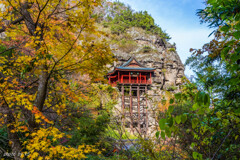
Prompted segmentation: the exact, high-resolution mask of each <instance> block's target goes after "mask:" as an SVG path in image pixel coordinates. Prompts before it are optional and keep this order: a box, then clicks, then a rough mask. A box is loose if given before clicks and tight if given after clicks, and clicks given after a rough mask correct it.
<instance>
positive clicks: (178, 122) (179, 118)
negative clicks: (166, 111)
mask: <svg viewBox="0 0 240 160" xmlns="http://www.w3.org/2000/svg"><path fill="white" fill-rule="evenodd" d="M175 120H176V122H177V124H180V123H181V116H176V118H175Z"/></svg>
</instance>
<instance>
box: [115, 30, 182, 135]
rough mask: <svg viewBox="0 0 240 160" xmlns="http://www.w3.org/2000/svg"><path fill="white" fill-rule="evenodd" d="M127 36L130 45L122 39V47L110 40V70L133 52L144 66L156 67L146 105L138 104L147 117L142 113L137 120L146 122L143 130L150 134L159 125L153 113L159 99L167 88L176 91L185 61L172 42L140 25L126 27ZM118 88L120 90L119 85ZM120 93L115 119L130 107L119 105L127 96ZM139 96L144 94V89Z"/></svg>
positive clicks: (123, 61) (124, 60) (180, 82)
mask: <svg viewBox="0 0 240 160" xmlns="http://www.w3.org/2000/svg"><path fill="white" fill-rule="evenodd" d="M120 37H121V35H120ZM125 37H126V35H125ZM127 37H128V40H127V42H129V43H131V45H129V44H128V43H125V47H123V46H121V47H119V45H117V44H119V43H116V44H111V47H112V49H113V52H114V55H115V57H116V59H117V60H116V61H115V62H114V64H113V65H112V66H111V70H112V69H113V68H114V67H119V66H121V65H122V64H123V63H125V62H126V61H127V60H128V59H129V58H130V57H132V56H134V57H135V58H136V59H137V60H138V62H140V63H141V64H142V65H144V66H145V67H147V68H155V69H156V70H155V72H154V74H153V77H152V85H151V86H150V87H148V89H147V93H146V95H147V97H146V99H147V102H146V103H147V106H146V108H145V107H143V108H140V109H141V110H142V111H143V113H142V115H145V113H146V112H147V113H148V115H147V117H148V118H147V119H148V121H147V122H146V121H145V122H144V119H146V117H144V116H143V117H142V116H141V121H140V122H137V123H140V125H141V126H144V125H145V126H146V123H147V126H148V129H147V131H146V132H145V133H147V134H150V135H153V134H155V133H154V132H152V131H154V130H155V129H156V128H155V127H157V126H158V121H156V119H157V118H156V117H157V113H158V112H157V111H159V110H158V109H159V108H158V106H159V102H160V101H161V99H162V98H163V97H165V94H166V91H168V92H178V90H179V86H180V85H181V84H182V81H181V79H182V77H183V76H184V65H183V64H182V62H181V60H180V58H179V56H178V54H177V52H176V47H175V45H171V44H170V43H169V42H166V41H165V40H163V39H161V38H159V37H157V36H154V35H150V34H148V33H146V32H143V30H141V29H139V28H131V29H128V30H127ZM122 38H124V37H122ZM119 41H121V38H119ZM118 89H119V91H121V88H118ZM121 96H122V93H121V92H120V97H119V103H118V104H117V105H116V110H117V111H120V113H116V117H118V118H116V119H118V120H119V121H122V120H121V116H120V117H119V115H123V113H124V112H129V111H128V110H129V109H127V110H126V111H124V110H122V106H124V105H126V99H125V98H126V97H124V98H122V97H121ZM142 96H145V93H143V95H142ZM123 99H125V100H124V101H125V102H123ZM146 99H145V100H146ZM145 100H144V101H145ZM140 101H141V100H140ZM132 103H133V104H134V103H136V104H137V103H138V101H137V100H135V101H134V100H132ZM125 107H126V106H125ZM133 110H134V107H133ZM135 110H137V109H135ZM146 110H147V111H146ZM123 117H126V116H123ZM132 119H133V120H132V121H134V117H133V118H132ZM142 119H143V120H142ZM125 120H126V121H130V120H131V117H130V118H128V117H126V118H125ZM136 121H139V120H136ZM125 127H126V128H127V129H129V131H130V132H132V133H134V132H135V131H132V129H130V128H129V126H127V125H125ZM143 128H144V127H143Z"/></svg>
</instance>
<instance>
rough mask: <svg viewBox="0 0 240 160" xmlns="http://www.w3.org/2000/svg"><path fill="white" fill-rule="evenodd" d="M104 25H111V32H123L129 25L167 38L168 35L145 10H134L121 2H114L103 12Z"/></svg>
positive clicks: (168, 37)
mask: <svg viewBox="0 0 240 160" xmlns="http://www.w3.org/2000/svg"><path fill="white" fill-rule="evenodd" d="M105 17H106V18H105V19H104V21H105V22H104V25H105V26H106V22H107V24H108V25H109V26H110V27H111V31H112V33H113V34H121V33H124V32H125V30H126V29H128V28H130V27H139V28H142V29H144V30H146V31H147V32H149V33H151V34H155V35H158V36H160V37H161V38H163V39H166V40H169V39H170V36H169V35H168V34H167V33H166V32H164V31H163V30H162V28H161V27H159V26H158V25H157V24H156V23H155V21H154V19H153V17H152V16H151V15H150V14H148V12H147V11H139V12H136V11H134V10H133V9H131V7H130V6H126V5H125V4H123V3H121V2H114V3H112V6H111V7H110V9H109V8H108V10H107V11H106V12H105Z"/></svg>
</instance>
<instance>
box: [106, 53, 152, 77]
mask: <svg viewBox="0 0 240 160" xmlns="http://www.w3.org/2000/svg"><path fill="white" fill-rule="evenodd" d="M116 70H120V71H148V72H154V70H155V68H147V67H145V66H144V65H142V64H140V63H139V62H138V61H137V60H136V58H135V57H131V58H129V59H128V61H127V62H126V63H124V64H123V65H121V66H120V67H115V68H114V70H113V71H111V72H109V73H108V74H113V73H115V71H116Z"/></svg>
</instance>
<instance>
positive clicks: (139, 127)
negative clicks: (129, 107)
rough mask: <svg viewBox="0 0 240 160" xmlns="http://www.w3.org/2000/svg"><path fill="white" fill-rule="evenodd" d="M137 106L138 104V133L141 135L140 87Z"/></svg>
mask: <svg viewBox="0 0 240 160" xmlns="http://www.w3.org/2000/svg"><path fill="white" fill-rule="evenodd" d="M137 104H138V107H137V108H138V131H139V133H141V126H140V118H141V117H140V92H139V85H138V86H137Z"/></svg>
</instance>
